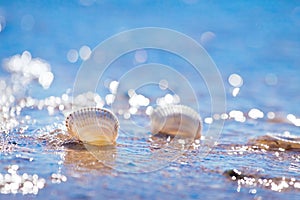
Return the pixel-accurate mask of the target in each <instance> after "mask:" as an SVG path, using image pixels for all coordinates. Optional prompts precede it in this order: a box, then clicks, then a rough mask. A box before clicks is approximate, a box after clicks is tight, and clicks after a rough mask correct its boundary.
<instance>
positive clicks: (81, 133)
mask: <svg viewBox="0 0 300 200" xmlns="http://www.w3.org/2000/svg"><path fill="white" fill-rule="evenodd" d="M66 126H67V130H68V132H69V133H70V134H71V135H72V136H73V137H75V138H76V139H79V140H80V141H82V142H84V143H89V144H93V145H112V144H114V143H115V142H116V139H117V137H118V129H119V122H118V119H117V117H116V116H115V115H114V114H113V113H112V112H111V111H109V110H107V109H104V108H83V109H81V110H78V111H75V112H73V113H71V114H70V115H69V116H68V117H67V119H66Z"/></svg>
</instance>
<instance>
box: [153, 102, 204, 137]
mask: <svg viewBox="0 0 300 200" xmlns="http://www.w3.org/2000/svg"><path fill="white" fill-rule="evenodd" d="M150 118H151V132H152V133H153V134H156V133H164V134H168V135H173V136H176V135H178V136H183V137H193V138H195V139H198V138H200V137H201V130H202V121H201V117H200V116H199V114H198V113H197V112H196V111H194V110H193V109H192V108H190V107H188V106H184V105H168V106H164V107H158V108H156V109H155V110H154V111H153V112H152V114H151V116H150Z"/></svg>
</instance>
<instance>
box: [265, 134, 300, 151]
mask: <svg viewBox="0 0 300 200" xmlns="http://www.w3.org/2000/svg"><path fill="white" fill-rule="evenodd" d="M267 136H268V137H269V138H271V139H272V140H273V141H274V142H276V144H277V145H278V148H284V149H300V137H299V136H296V135H281V134H268V135H267Z"/></svg>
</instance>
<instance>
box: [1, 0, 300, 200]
mask: <svg viewBox="0 0 300 200" xmlns="http://www.w3.org/2000/svg"><path fill="white" fill-rule="evenodd" d="M87 2H88V1H87ZM91 2H93V1H91ZM28 14H30V15H31V16H32V17H33V18H34V25H33V27H32V29H30V30H24V29H22V27H21V21H22V17H24V16H25V15H28ZM0 16H4V18H5V20H6V25H5V27H4V29H3V30H2V31H1V32H0V60H3V59H5V58H7V57H10V56H13V55H15V54H21V53H22V52H23V51H25V50H27V51H29V52H30V53H31V54H32V57H40V58H42V59H44V60H46V61H47V62H49V63H50V64H51V68H52V72H53V73H54V75H55V79H54V81H53V84H52V86H51V87H50V88H49V89H48V90H43V89H42V88H41V87H40V86H35V85H31V86H30V88H28V90H29V92H28V94H29V95H30V96H33V97H36V98H45V97H48V96H51V95H54V96H60V95H61V94H63V93H64V92H65V91H66V90H67V89H68V88H72V87H73V83H74V80H75V76H76V73H77V71H78V69H79V67H80V65H81V62H82V61H81V60H78V61H77V62H76V63H70V62H69V61H68V60H67V53H68V51H69V50H70V49H79V48H80V47H81V46H83V45H87V46H89V47H90V48H91V49H93V48H95V47H96V46H97V45H98V44H99V43H100V42H102V41H103V40H105V39H107V38H108V37H111V36H112V35H114V34H117V33H119V32H121V31H125V30H130V29H133V28H141V27H163V28H169V29H174V30H176V31H179V32H182V33H184V34H186V35H188V36H190V37H191V38H193V39H194V40H196V41H198V42H199V43H200V38H201V34H203V33H204V32H207V31H210V32H213V33H214V34H215V37H214V39H213V40H211V41H210V42H208V43H206V44H203V46H204V48H205V49H206V50H207V52H208V53H209V55H210V56H211V58H212V59H213V60H214V62H215V63H216V65H217V67H218V69H219V71H220V74H221V76H222V78H223V81H224V85H225V90H226V95H227V110H232V109H238V110H241V111H243V112H248V111H249V110H250V109H251V108H259V109H261V110H262V111H263V112H265V113H267V112H269V111H272V112H280V113H284V114H289V113H292V114H294V115H295V116H300V106H299V101H300V94H299V92H300V86H299V85H300V76H299V75H300V56H299V55H300V2H299V1H277V0H274V1H261V0H253V1H200V0H199V1H197V0H196V1H186V2H184V1H95V2H93V3H92V4H91V5H88V6H85V5H83V4H82V3H80V2H79V1H60V0H53V1H43V0H42V1H18V0H16V1H4V0H2V1H0ZM131 57H133V54H128V55H127V58H128V59H126V57H125V58H124V60H122V61H124V63H122V64H124V65H128V66H130V65H131V64H132V63H131ZM153 61H156V62H159V63H164V64H168V65H172V66H175V67H177V68H180V66H178V63H177V65H176V63H174V60H173V61H172V60H168V59H164V57H155V56H154V58H153ZM120 62H121V61H119V62H116V63H115V70H116V72H115V73H116V74H117V73H118V72H117V71H118V65H121V63H120ZM182 64H183V65H184V63H182ZM180 69H182V68H180ZM188 72H189V70H188V69H187V73H188ZM232 73H237V74H239V75H240V76H241V77H242V78H243V82H244V84H243V86H242V87H241V90H240V93H239V94H238V96H237V97H232V95H231V91H232V89H233V88H232V86H230V85H229V83H228V81H227V80H228V77H229V75H230V74H232ZM268 74H273V75H275V76H276V77H277V84H275V85H268V84H266V81H265V79H266V76H267V75H268ZM9 75H10V74H9V73H8V72H6V71H5V70H4V69H2V68H0V77H2V78H6V77H9ZM110 78H117V77H114V75H113V72H112V74H111V75H110ZM191 81H192V82H193V83H194V84H197V80H195V79H193V77H192V78H191ZM201 83H202V82H201ZM202 88H204V89H205V87H204V86H203V83H202V85H201V86H199V90H202ZM199 92H200V93H201V91H199ZM206 95H207V91H203V93H202V96H204V97H203V101H204V102H205V103H204V104H203V105H200V110H201V111H203V112H204V116H209V115H210V110H209V109H206V107H207V105H209V102H208V101H209V97H205V96H206ZM25 112H26V111H25ZM28 112H29V113H30V112H31V111H28ZM24 115H25V114H24ZM33 116H34V114H33ZM38 116H41V114H38ZM59 120H63V117H62V116H60V118H59ZM53 121H55V120H53V119H52V118H51V117H49V116H48V117H47V115H46V117H45V118H41V119H40V125H41V126H46V125H47V124H49V123H50V124H51V123H52V122H53ZM34 128H37V127H34ZM34 128H33V130H32V131H34ZM269 131H270V132H284V131H290V132H292V133H293V134H296V135H300V132H299V127H295V126H292V125H287V124H285V125H282V124H265V123H257V122H251V121H250V122H248V123H245V124H243V126H242V127H241V124H240V123H238V122H229V123H227V124H225V128H224V131H223V133H222V134H223V135H222V140H221V143H222V142H223V143H225V144H226V143H240V142H246V141H247V139H248V138H252V137H254V136H257V135H264V134H266V132H269ZM35 145H37V146H35ZM39 145H40V146H39ZM24 146H26V144H24ZM29 146H30V147H31V148H35V149H38V150H41V149H43V145H42V144H35V143H34V142H33V143H31V144H29ZM1 156H2V158H1V162H2V161H3V163H1V166H2V167H3V172H4V171H5V170H4V167H5V166H7V165H9V164H11V163H18V164H19V165H20V166H23V169H22V168H21V171H22V170H24V171H26V172H28V171H30V172H31V173H38V174H39V175H40V176H45V177H47V176H49V174H51V173H53V171H55V170H57V169H58V168H59V166H58V164H57V162H58V161H60V157H59V155H58V153H57V154H56V153H54V154H47V155H44V154H43V153H34V154H33V155H30V156H33V157H34V156H36V161H35V163H34V165H28V166H26V162H25V161H23V160H20V161H18V160H17V159H16V158H15V157H14V155H11V156H7V157H4V156H3V155H1ZM258 157H259V158H260V160H259V161H260V163H259V166H258V165H257V159H258ZM258 157H257V155H251V154H248V155H246V156H244V157H243V156H240V157H238V158H236V157H231V156H228V155H227V156H224V155H223V154H222V155H221V154H220V155H219V154H218V153H217V152H215V154H211V155H209V156H208V157H207V158H206V159H205V160H204V161H202V160H198V159H197V155H190V156H189V157H188V159H187V158H185V157H184V158H182V159H183V161H181V160H180V161H178V162H175V163H173V164H171V165H170V166H169V167H168V168H166V169H164V170H162V171H160V172H154V173H150V174H139V175H132V174H122V173H118V172H115V171H109V172H103V174H104V175H102V174H101V172H100V175H99V171H97V170H92V171H91V172H90V173H87V172H84V173H82V174H81V172H76V170H74V169H72V166H73V165H72V164H65V165H64V166H63V167H62V168H63V169H62V170H63V171H64V172H66V174H68V173H70V174H72V173H73V175H70V176H68V181H67V182H66V183H62V184H60V185H55V184H49V185H48V186H46V188H45V189H43V190H41V191H40V193H39V195H38V196H22V195H17V196H14V195H3V196H0V197H1V199H2V197H3V199H5V198H7V199H10V198H21V197H22V198H24V199H27V198H28V199H30V198H48V199H56V197H55V196H61V197H63V198H74V199H91V198H93V199H96V198H105V199H106V198H117V197H124V198H125V199H131V198H133V199H139V198H140V199H142V198H149V199H152V198H154V199H164V198H177V199H178V198H189V199H224V198H230V199H252V198H255V197H259V196H262V197H264V198H265V199H269V198H272V199H284V198H285V199H298V198H299V193H297V192H294V191H291V192H285V193H280V192H273V191H270V190H266V189H258V190H259V191H257V195H253V194H250V193H249V191H248V190H247V189H244V190H242V191H241V192H237V191H236V185H235V183H231V182H228V181H227V180H226V179H225V178H224V176H223V175H222V174H219V173H216V174H214V173H212V172H205V170H203V168H205V169H216V168H217V169H219V168H221V171H222V170H225V169H231V168H234V167H236V168H239V167H243V166H245V165H247V166H248V165H250V166H251V165H252V166H256V167H261V168H264V169H265V170H266V171H268V170H272V169H273V170H274V171H272V173H270V174H272V175H274V176H283V175H286V176H289V177H292V176H294V175H295V174H294V173H295V172H290V171H288V170H282V171H280V169H287V167H288V165H289V163H284V162H280V163H279V164H278V166H274V163H273V162H272V156H270V157H267V159H265V158H263V157H260V156H258ZM185 159H187V160H185ZM243 159H244V160H243ZM24 162H25V163H24ZM186 163H187V164H186ZM270 163H271V164H270ZM39 166H46V167H43V170H41V168H40V167H39ZM1 170H2V169H1ZM70 171H71V172H70ZM74 171H75V172H74ZM87 171H88V170H87ZM76 173H78V174H79V175H78V176H77V177H76V176H75V175H76ZM266 173H267V172H266ZM74 174H75V175H74ZM282 174H283V175H282ZM296 175H297V173H296ZM78 177H80V178H78ZM49 194H51V195H52V196H50V195H49Z"/></svg>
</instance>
